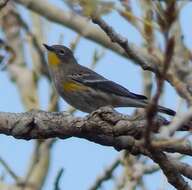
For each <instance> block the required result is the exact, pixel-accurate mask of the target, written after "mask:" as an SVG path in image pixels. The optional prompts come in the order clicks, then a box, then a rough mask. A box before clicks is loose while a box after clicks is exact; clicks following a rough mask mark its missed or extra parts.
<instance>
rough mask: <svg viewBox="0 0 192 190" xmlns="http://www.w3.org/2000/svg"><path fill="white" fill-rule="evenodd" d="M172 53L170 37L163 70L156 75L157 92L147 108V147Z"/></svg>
mask: <svg viewBox="0 0 192 190" xmlns="http://www.w3.org/2000/svg"><path fill="white" fill-rule="evenodd" d="M173 52H174V38H173V37H172V38H170V39H169V40H168V42H167V46H166V50H165V60H164V63H163V70H162V72H161V73H159V75H157V92H156V94H155V95H154V97H153V98H152V100H151V102H150V103H149V105H148V107H147V112H146V115H147V121H148V124H147V128H146V133H145V142H146V145H147V146H150V145H151V140H150V134H151V131H152V127H153V126H154V125H155V123H154V121H153V118H154V117H155V115H156V114H157V111H158V100H159V98H160V95H161V93H162V90H163V84H164V80H165V76H166V73H167V71H168V68H169V66H170V63H171V58H172V56H173Z"/></svg>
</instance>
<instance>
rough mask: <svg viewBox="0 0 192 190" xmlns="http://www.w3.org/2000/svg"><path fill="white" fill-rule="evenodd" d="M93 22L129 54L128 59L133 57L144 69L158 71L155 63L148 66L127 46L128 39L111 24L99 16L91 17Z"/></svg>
mask: <svg viewBox="0 0 192 190" xmlns="http://www.w3.org/2000/svg"><path fill="white" fill-rule="evenodd" d="M92 21H93V23H95V24H98V25H99V26H100V27H101V28H102V29H103V30H104V31H105V33H106V34H107V35H108V37H109V38H110V39H111V41H112V42H115V43H117V44H119V45H120V46H121V47H122V48H123V49H124V50H125V52H126V54H127V55H128V56H129V58H130V59H133V60H134V61H135V63H137V64H139V65H140V66H141V67H142V68H143V69H144V70H149V71H153V72H155V73H159V71H158V69H157V67H156V66H155V65H151V66H149V64H148V63H147V61H145V60H144V59H143V58H141V57H140V56H139V55H138V54H137V53H136V52H134V51H133V49H132V48H131V47H130V46H129V43H128V40H127V39H126V38H124V37H122V36H121V35H120V34H118V33H116V32H115V31H114V30H113V28H112V27H111V26H108V24H107V23H106V22H105V21H104V20H103V19H101V18H98V17H93V18H92Z"/></svg>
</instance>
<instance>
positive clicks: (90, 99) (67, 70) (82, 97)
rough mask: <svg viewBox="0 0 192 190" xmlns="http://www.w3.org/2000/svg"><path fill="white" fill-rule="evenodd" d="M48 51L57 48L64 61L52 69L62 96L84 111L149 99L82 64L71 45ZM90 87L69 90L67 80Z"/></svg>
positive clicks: (143, 103)
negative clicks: (65, 84) (66, 84)
mask: <svg viewBox="0 0 192 190" xmlns="http://www.w3.org/2000/svg"><path fill="white" fill-rule="evenodd" d="M45 47H46V48H47V49H48V51H51V52H54V53H55V54H56V55H57V56H58V58H59V59H60V60H61V64H58V65H57V66H51V64H50V63H49V69H50V73H51V76H52V78H53V81H54V84H55V86H56V89H57V91H58V93H59V94H60V96H61V97H62V98H63V99H65V100H66V102H68V103H69V104H70V105H72V106H73V107H75V108H76V109H78V110H81V111H83V112H87V113H90V112H92V111H94V110H96V109H98V108H99V107H102V106H112V107H137V108H145V107H146V106H147V104H148V100H147V98H146V97H145V96H143V95H139V94H135V93H132V92H130V91H129V90H127V89H126V88H124V87H123V86H121V85H119V84H117V83H115V82H113V81H110V80H108V79H106V78H104V77H103V76H101V75H99V74H98V73H96V72H94V71H92V70H90V69H89V68H87V67H84V66H82V65H79V64H78V63H77V61H76V59H75V57H74V56H73V53H72V52H71V50H70V49H68V48H67V47H65V46H61V45H53V46H48V45H45ZM67 82H73V83H74V84H77V85H80V86H83V87H86V88H85V89H84V90H76V91H75V90H74V91H68V90H65V88H63V85H64V83H67ZM158 111H160V112H163V113H166V114H168V115H175V112H174V111H173V110H171V109H168V108H165V107H162V106H158Z"/></svg>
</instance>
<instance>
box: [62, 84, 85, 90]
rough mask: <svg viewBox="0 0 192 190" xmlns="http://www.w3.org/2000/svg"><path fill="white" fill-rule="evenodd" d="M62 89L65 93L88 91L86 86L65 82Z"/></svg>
mask: <svg viewBox="0 0 192 190" xmlns="http://www.w3.org/2000/svg"><path fill="white" fill-rule="evenodd" d="M63 88H64V90H65V91H81V90H87V89H88V88H87V87H86V86H84V85H81V84H77V83H75V82H65V83H64V85H63Z"/></svg>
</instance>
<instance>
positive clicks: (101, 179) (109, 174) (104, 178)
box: [89, 158, 121, 190]
mask: <svg viewBox="0 0 192 190" xmlns="http://www.w3.org/2000/svg"><path fill="white" fill-rule="evenodd" d="M120 163H121V161H120V159H119V158H118V159H116V160H114V161H113V162H112V163H111V165H110V166H108V167H107V168H106V169H105V170H104V173H103V174H102V175H101V176H98V177H97V179H96V181H95V182H94V184H93V185H92V186H91V187H90V188H89V190H97V189H99V188H100V187H101V186H102V183H103V182H105V181H107V180H109V179H111V178H112V177H113V172H114V170H115V169H116V168H117V167H118V166H119V164H120Z"/></svg>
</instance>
